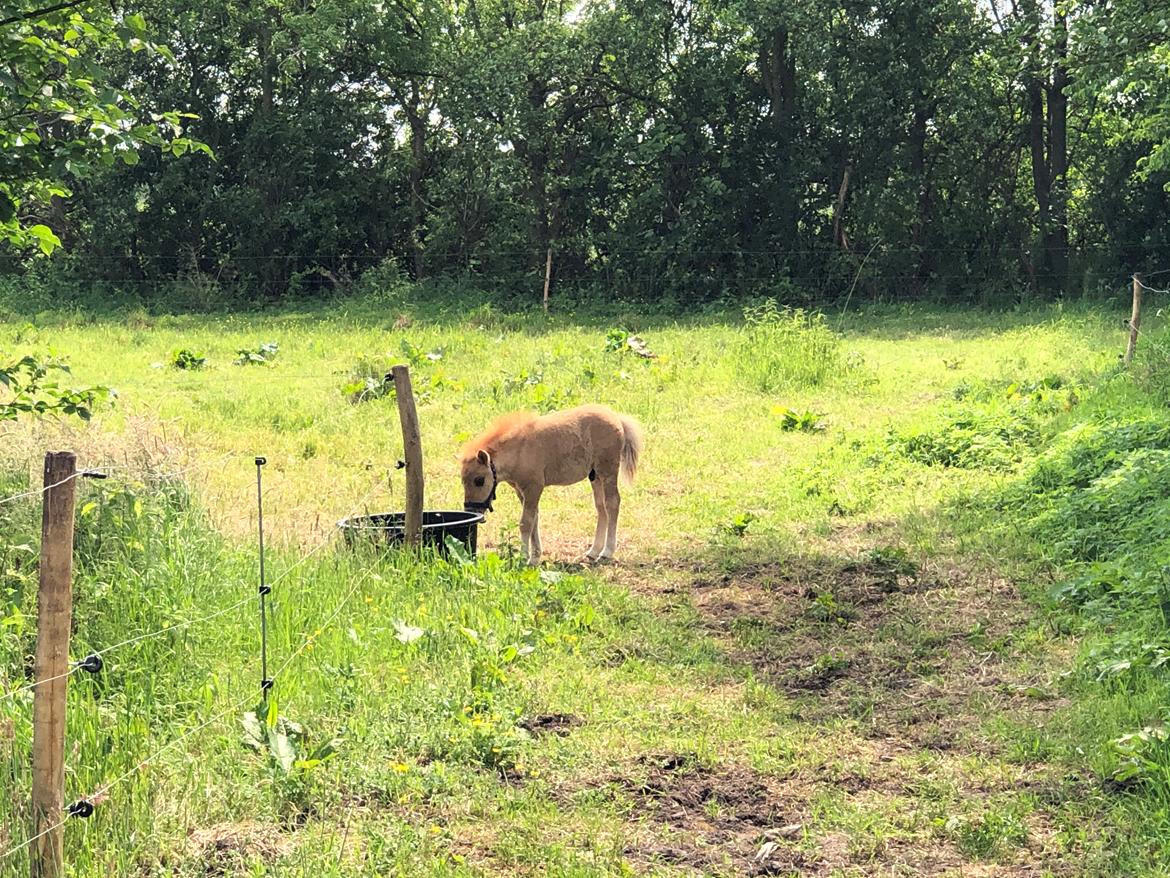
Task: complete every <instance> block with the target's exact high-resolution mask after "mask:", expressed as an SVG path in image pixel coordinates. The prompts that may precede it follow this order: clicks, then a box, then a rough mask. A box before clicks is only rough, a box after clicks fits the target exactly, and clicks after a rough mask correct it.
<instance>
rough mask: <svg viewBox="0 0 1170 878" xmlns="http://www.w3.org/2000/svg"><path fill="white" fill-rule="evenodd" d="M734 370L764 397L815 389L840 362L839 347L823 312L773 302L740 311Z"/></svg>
mask: <svg viewBox="0 0 1170 878" xmlns="http://www.w3.org/2000/svg"><path fill="white" fill-rule="evenodd" d="M735 357H736V369H737V371H738V372H739V373H740V375H742V376H743V377H744V378H745V379H746V380H747V382H748V383H749V384H751V385H752V386H754V387H755V388H756V389H757V390H760V391H762V392H764V393H773V392H775V391H778V390H784V389H791V388H801V387H818V386H820V385H822V384H825V383H826V382H828V381H829V380H830V379H831V378H832V377H833V376H834V374H835V373H836V372H838V371H839V369H840V367H841V364H842V356H841V343H840V340H839V339H838V337H837V335H836V334H835V333H834V332H833V331H832V330H831V329H830V328H829V325H828V324H827V323H826V322H825V318H824V315H823V314H819V313H814V312H809V311H805V310H804V309H802V308H789V307H787V306H785V307H783V308H781V307H779V306H778V305H777V304H776V300H775V299H767V300H765V301H764V302H763V303H761V304H759V305H753V306H751V307H748V308H745V309H744V328H743V332H742V334H741V336H740V340H739V343H738V345H736V348H735Z"/></svg>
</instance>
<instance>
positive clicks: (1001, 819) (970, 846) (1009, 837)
mask: <svg viewBox="0 0 1170 878" xmlns="http://www.w3.org/2000/svg"><path fill="white" fill-rule="evenodd" d="M942 829H943V832H944V833H945V834H946V835H948V836H950V837H951V838H952V839H953V840H954V842H955V845H956V846H957V847H958V848H959V850H960V851H962V852H963V853H964V854H965V855H966V856H968V857H971V858H972V859H981V860H984V859H992V858H995V857H998V856H1003V855H1006V854H1007V853H1008V852H1009V851H1011V850H1012V849H1014V848H1018V847H1021V846H1023V845H1024V844H1026V843H1027V841H1028V828H1027V826H1025V825H1024V821H1023V819H1022V818H1021V817H1020V814H1019V813H1017V809H1013V808H1007V807H1000V808H988V809H987V810H985V811H983V812H981V813H978V814H968V815H953V816H951V817H948V818H947V819H946V820H944V821H942Z"/></svg>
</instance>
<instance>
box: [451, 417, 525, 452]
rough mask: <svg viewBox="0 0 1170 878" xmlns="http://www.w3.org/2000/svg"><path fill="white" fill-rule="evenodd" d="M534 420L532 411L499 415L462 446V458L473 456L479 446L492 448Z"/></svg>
mask: <svg viewBox="0 0 1170 878" xmlns="http://www.w3.org/2000/svg"><path fill="white" fill-rule="evenodd" d="M535 420H536V415H534V414H533V413H532V412H512V413H511V414H507V415H500V416H499V417H498V418H496V419H495V420H494V421H492V422H491V424H489V425H488V428H487V429H486V430H484V431H483V432H482V433H480V434H479V435H478V436H476V437H475V438H474V439H472V440H471V441H470V442H468V443H467V444H466V445H464V446H463V458H464V460H467V459H469V458H472V457H475V455H476V454H477V453H478V452H479V450H480V449H481V448H493V447H494V446H496V445H497V444H499V443H500V442H501V441H503V440H504V439H507V438H509V437H510V436H511V435H512V434H514V433H516V432H517V431H519V430H520V429H522V428H523V427H526V426H528V425H529V424H531V423H532V422H533V421H535Z"/></svg>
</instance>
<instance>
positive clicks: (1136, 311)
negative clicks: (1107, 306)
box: [1122, 273, 1142, 366]
mask: <svg viewBox="0 0 1170 878" xmlns="http://www.w3.org/2000/svg"><path fill="white" fill-rule="evenodd" d="M1141 325H1142V276H1141V275H1140V274H1137V273H1135V274H1134V276H1133V313H1132V314H1130V317H1129V344H1127V345H1126V346H1125V357H1124V358H1123V359H1122V362H1123V363H1124V364H1125V365H1126V366H1128V365H1129V364H1130V363H1131V362H1133V353H1134V351H1135V350H1136V349H1137V340H1138V333H1139V332H1140V331H1141Z"/></svg>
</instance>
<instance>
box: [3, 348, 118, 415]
mask: <svg viewBox="0 0 1170 878" xmlns="http://www.w3.org/2000/svg"><path fill="white" fill-rule="evenodd" d="M68 374H69V365H68V364H67V363H65V362H63V361H61V360H57V359H54V358H52V357H49V358H44V359H41V358H38V357H35V356H32V355H26V356H24V357H22V358H20V359H19V360H15V361H13V362H10V363H7V364H0V387H3V389H4V393H0V421H5V420H9V421H10V420H15V419H16V418H18V417H20V416H21V415H26V414H27V415H33V416H34V417H44V416H46V415H68V416H71V417H77V418H80V419H81V420H83V421H88V420H89V419H90V418H92V417H93V413H94V410H95V409H96V407H97V404H98V402H99V401H101V400H102V399H106V400H110V401H112V400H113V399H114V398H115V397H116V394H115V393H114V391H112V390H111V389H109V388H107V387H100V386H95V387H87V388H81V389H77V388H71V387H64V386H62V385H61V384H60V383H59V382H58V381H57V380H56V378H55V377H54V376H56V375H68Z"/></svg>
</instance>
